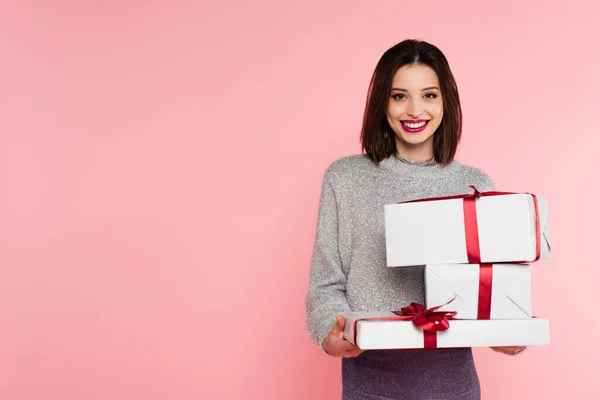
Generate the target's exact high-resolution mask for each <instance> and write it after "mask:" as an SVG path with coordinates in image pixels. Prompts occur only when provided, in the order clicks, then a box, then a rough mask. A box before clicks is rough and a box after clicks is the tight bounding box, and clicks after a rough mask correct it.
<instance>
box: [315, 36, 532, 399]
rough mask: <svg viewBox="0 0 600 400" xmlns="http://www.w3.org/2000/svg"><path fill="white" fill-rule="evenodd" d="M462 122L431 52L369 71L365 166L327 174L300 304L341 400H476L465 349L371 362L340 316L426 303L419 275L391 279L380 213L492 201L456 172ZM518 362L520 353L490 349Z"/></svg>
mask: <svg viewBox="0 0 600 400" xmlns="http://www.w3.org/2000/svg"><path fill="white" fill-rule="evenodd" d="M461 128H462V112H461V106H460V100H459V95H458V91H457V87H456V82H455V80H454V77H453V75H452V72H451V71H450V67H449V65H448V62H447V60H446V57H445V56H444V54H443V53H442V52H441V51H440V50H439V49H438V48H437V47H435V46H433V45H431V44H429V43H426V42H423V41H417V40H405V41H403V42H401V43H399V44H397V45H395V46H394V47H392V48H390V49H389V50H387V51H386V52H385V53H384V54H383V56H382V57H381V59H380V60H379V63H378V64H377V66H376V68H375V72H374V74H373V77H372V79H371V84H370V87H369V94H368V96H367V102H366V108H365V114H364V121H363V126H362V132H361V142H362V149H363V151H364V153H365V154H361V155H354V156H349V157H344V158H342V159H339V160H337V161H335V162H333V163H332V164H331V165H330V166H329V167H328V168H327V170H326V172H325V176H324V181H323V187H322V192H321V199H320V206H319V218H318V226H317V235H316V239H315V247H314V253H313V259H312V266H311V272H310V286H309V290H308V295H307V298H306V312H307V326H308V329H309V332H310V334H311V337H312V339H313V340H314V341H315V342H316V343H317V344H319V345H320V346H321V348H322V349H323V350H324V351H325V352H326V353H328V354H330V355H332V356H337V357H343V358H342V384H343V399H344V400H353V399H357V400H358V399H360V400H368V399H445V400H449V399H469V400H470V399H480V397H481V395H480V386H479V378H478V376H477V371H476V369H475V365H474V362H473V354H472V351H471V349H470V348H457V349H422V350H421V349H419V350H386V351H375V350H369V351H366V352H363V351H362V350H360V349H358V348H356V347H355V346H354V345H352V344H351V343H350V342H348V341H345V340H344V339H343V330H344V320H343V318H341V317H340V315H339V314H340V313H342V312H344V311H374V310H381V311H390V310H397V309H400V308H401V307H404V306H407V305H409V304H410V303H411V302H418V303H421V304H423V303H424V282H423V267H422V266H420V267H411V268H388V267H386V260H385V228H384V207H383V206H384V205H385V204H389V203H395V202H401V201H406V200H413V199H418V198H426V197H437V196H448V195H456V194H463V193H471V192H472V190H471V189H470V187H469V186H470V185H474V186H476V187H477V189H478V190H479V191H488V190H494V184H493V182H492V181H491V179H490V178H489V177H488V175H486V174H485V173H484V172H483V171H481V170H479V169H476V168H473V167H470V166H467V165H463V164H460V163H459V162H457V161H455V160H454V156H455V153H456V148H457V146H458V143H459V140H460V137H461ZM494 349H495V350H496V351H500V352H503V353H506V354H516V353H518V352H519V351H521V350H522V349H523V347H502V348H494Z"/></svg>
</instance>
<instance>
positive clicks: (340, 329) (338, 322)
mask: <svg viewBox="0 0 600 400" xmlns="http://www.w3.org/2000/svg"><path fill="white" fill-rule="evenodd" d="M345 326H346V320H345V319H344V317H342V316H341V315H338V316H336V317H335V326H334V327H333V329H334V332H335V333H336V334H340V333H342V334H343V333H344V327H345Z"/></svg>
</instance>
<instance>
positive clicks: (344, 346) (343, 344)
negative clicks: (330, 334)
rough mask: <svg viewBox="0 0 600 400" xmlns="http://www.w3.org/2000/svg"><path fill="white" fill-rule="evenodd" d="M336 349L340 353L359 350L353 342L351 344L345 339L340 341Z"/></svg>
mask: <svg viewBox="0 0 600 400" xmlns="http://www.w3.org/2000/svg"><path fill="white" fill-rule="evenodd" d="M336 347H337V348H338V349H339V350H340V351H354V350H357V349H358V347H357V346H356V345H355V344H353V343H351V342H349V341H347V340H344V339H341V340H339V341H338V342H337V343H336Z"/></svg>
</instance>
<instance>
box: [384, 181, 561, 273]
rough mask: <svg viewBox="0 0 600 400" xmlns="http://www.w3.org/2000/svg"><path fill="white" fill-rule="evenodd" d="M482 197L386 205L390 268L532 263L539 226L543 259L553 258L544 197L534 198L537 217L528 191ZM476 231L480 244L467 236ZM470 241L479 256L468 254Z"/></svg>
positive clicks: (535, 252)
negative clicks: (469, 207) (431, 265)
mask: <svg viewBox="0 0 600 400" xmlns="http://www.w3.org/2000/svg"><path fill="white" fill-rule="evenodd" d="M483 195H484V197H478V198H475V199H464V198H452V199H426V200H425V201H415V202H405V203H398V204H387V205H385V206H384V207H385V243H386V257H387V266H388V267H406V266H414V265H426V264H468V263H494V262H496V263H500V262H513V263H516V262H532V261H534V260H535V258H536V254H537V251H538V248H537V245H538V242H537V240H536V232H537V229H538V228H539V233H540V240H539V246H540V247H539V252H540V259H549V258H550V253H551V247H550V229H549V224H548V207H547V202H546V199H545V198H544V197H538V196H536V198H537V204H538V207H537V211H538V212H539V220H538V219H537V218H536V206H535V204H536V203H535V201H534V198H533V196H532V195H530V194H524V193H518V194H502V195H485V193H483ZM467 201H471V202H472V201H474V205H475V206H474V207H473V210H474V211H475V212H476V216H475V215H474V214H472V213H469V212H467V211H466V210H465V206H466V204H467V203H466V202H467ZM470 204H472V203H470ZM473 217H474V218H473ZM473 221H474V222H473ZM473 230H475V231H474V232H475V236H474V237H475V239H476V240H475V242H476V243H473V242H474V241H473V240H472V236H471V237H470V239H469V240H467V235H469V234H472V233H473ZM473 244H475V246H473ZM467 245H469V246H470V247H469V249H470V250H471V253H472V250H473V249H474V248H478V251H477V253H479V256H480V258H479V259H478V260H473V259H472V257H471V258H470V257H469V255H468V254H469V252H468V248H467Z"/></svg>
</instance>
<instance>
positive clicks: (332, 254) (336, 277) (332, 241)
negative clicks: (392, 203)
mask: <svg viewBox="0 0 600 400" xmlns="http://www.w3.org/2000/svg"><path fill="white" fill-rule="evenodd" d="M330 175H331V172H330V171H329V170H328V171H327V172H326V173H325V177H324V179H323V186H322V189H321V196H320V204H319V211H318V219H317V233H316V237H315V241H314V248H313V255H312V263H311V267H310V279H309V287H308V294H307V296H306V325H307V328H308V331H309V334H310V337H311V339H312V340H313V341H314V342H315V343H316V344H318V345H319V346H321V345H322V343H323V339H325V337H326V336H327V335H328V334H329V332H330V331H331V328H332V327H333V325H334V324H335V318H336V316H337V315H338V314H339V313H341V312H343V311H350V305H349V304H348V300H347V299H346V275H345V273H344V271H343V270H342V264H341V260H340V255H339V249H338V204H337V201H336V195H335V192H334V189H333V186H332V183H331V176H330ZM321 348H322V347H321Z"/></svg>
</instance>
